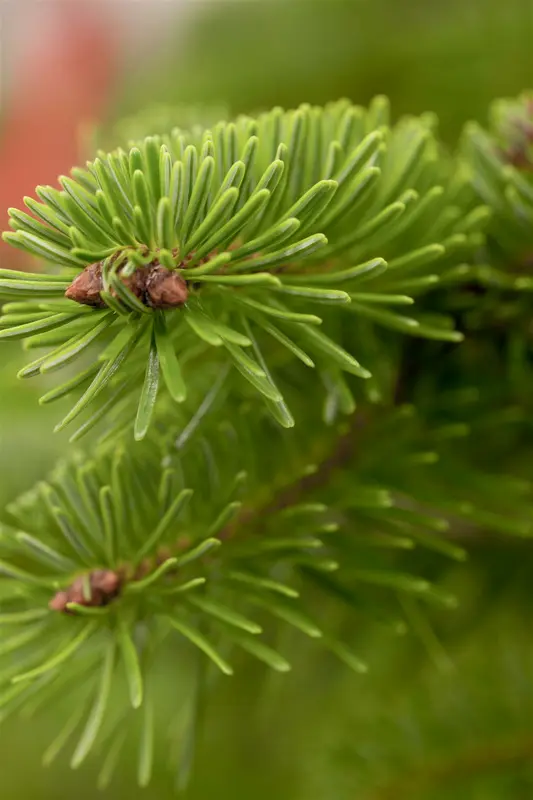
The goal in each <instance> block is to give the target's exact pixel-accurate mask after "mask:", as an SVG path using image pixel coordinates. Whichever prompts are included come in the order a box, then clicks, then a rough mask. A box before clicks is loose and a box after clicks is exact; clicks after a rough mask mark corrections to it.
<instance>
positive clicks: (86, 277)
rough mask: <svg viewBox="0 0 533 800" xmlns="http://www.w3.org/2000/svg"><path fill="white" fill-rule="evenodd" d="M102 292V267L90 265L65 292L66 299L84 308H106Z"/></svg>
mask: <svg viewBox="0 0 533 800" xmlns="http://www.w3.org/2000/svg"><path fill="white" fill-rule="evenodd" d="M101 290H102V265H101V264H100V263H98V264H90V265H89V266H88V267H85V269H84V270H83V272H81V273H80V274H79V275H78V277H77V278H74V280H73V281H72V283H71V284H70V286H69V287H68V289H67V291H66V292H65V297H66V298H68V299H69V300H74V301H75V302H76V303H81V305H84V306H93V307H94V308H105V303H104V301H103V300H102V298H101V297H100V292H101Z"/></svg>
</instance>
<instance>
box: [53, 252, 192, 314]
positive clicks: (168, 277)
mask: <svg viewBox="0 0 533 800" xmlns="http://www.w3.org/2000/svg"><path fill="white" fill-rule="evenodd" d="M119 275H120V273H119ZM120 280H121V281H122V283H123V284H124V286H126V287H127V288H128V289H129V290H130V292H131V293H132V294H133V295H135V297H136V298H137V299H138V300H140V301H141V303H143V304H144V305H145V306H151V308H158V309H171V308H179V306H182V305H183V304H184V303H185V302H186V301H187V297H188V294H189V292H188V289H187V284H186V282H185V280H184V279H183V278H182V277H181V275H180V274H179V272H178V271H177V270H170V269H167V268H166V267H163V266H161V265H160V264H159V262H157V261H156V262H154V263H152V264H148V265H147V266H146V267H139V268H138V269H136V270H135V272H133V274H132V275H128V276H127V277H126V276H123V275H120ZM101 291H102V265H101V264H100V263H99V264H90V265H89V266H88V267H86V268H85V269H84V270H83V272H82V273H80V275H78V277H77V278H75V279H74V280H73V281H72V283H71V284H70V286H69V287H68V289H67V290H66V292H65V297H67V298H68V299H69V300H74V301H75V302H76V303H81V304H82V305H86V306H92V307H93V308H105V303H104V301H103V300H102V298H101V296H100V292H101ZM111 293H112V294H113V295H115V292H114V291H113V290H111Z"/></svg>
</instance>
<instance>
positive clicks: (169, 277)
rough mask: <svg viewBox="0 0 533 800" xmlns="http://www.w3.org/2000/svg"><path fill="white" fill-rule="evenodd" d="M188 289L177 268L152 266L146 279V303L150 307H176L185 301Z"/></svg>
mask: <svg viewBox="0 0 533 800" xmlns="http://www.w3.org/2000/svg"><path fill="white" fill-rule="evenodd" d="M188 296H189V291H188V289H187V284H186V282H185V280H184V279H183V278H182V277H181V275H180V274H179V272H178V271H177V270H169V269H166V267H162V266H154V267H152V269H151V270H150V271H149V273H148V276H147V279H146V300H147V305H150V306H152V308H159V309H170V308H178V307H179V306H182V305H183V304H184V303H186V302H187V297H188Z"/></svg>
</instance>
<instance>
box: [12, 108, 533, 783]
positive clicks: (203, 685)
mask: <svg viewBox="0 0 533 800" xmlns="http://www.w3.org/2000/svg"><path fill="white" fill-rule="evenodd" d="M521 102H522V101H521ZM518 108H519V109H520V111H519V113H517V112H516V110H515V105H514V104H509V103H508V104H506V105H505V104H504V105H501V104H500V105H499V106H498V107H497V110H496V112H495V115H496V120H497V121H496V124H495V127H496V130H495V132H494V133H493V134H485V133H483V132H482V131H481V130H480V129H478V128H474V127H473V126H470V127H469V128H468V129H467V131H466V132H465V137H464V142H463V146H462V147H461V148H460V149H459V152H458V153H457V154H450V153H449V152H447V151H446V150H445V148H444V147H443V146H442V144H441V143H440V142H439V139H438V133H437V123H436V120H435V118H434V116H433V115H431V114H425V115H422V116H421V117H408V118H403V119H401V120H400V121H398V122H396V123H395V124H392V123H391V121H390V118H389V108H388V104H387V101H386V100H385V99H384V98H382V97H378V98H376V99H375V100H374V101H373V102H372V103H371V105H370V107H369V108H368V109H364V108H361V107H359V106H354V105H352V104H351V103H350V102H348V101H340V102H337V103H333V104H331V105H328V106H326V107H325V108H318V107H314V106H309V105H303V106H301V107H300V108H298V109H295V110H292V111H284V110H282V109H279V108H275V109H273V110H272V111H270V112H268V113H264V114H260V115H259V116H257V117H256V118H251V117H248V116H241V117H238V118H237V119H236V120H234V121H229V122H228V121H224V122H218V123H216V124H214V125H213V126H212V127H204V126H192V127H191V128H190V129H188V130H182V129H178V128H176V129H174V130H172V131H171V132H170V133H168V134H158V135H153V136H147V137H146V138H141V139H139V140H137V141H134V142H131V143H130V144H129V145H128V146H127V147H118V148H117V149H115V150H113V151H112V152H110V153H106V152H99V153H98V154H97V157H96V158H95V159H94V160H93V161H90V162H88V163H87V165H86V167H84V168H74V169H73V170H72V172H71V175H70V177H62V178H60V184H61V189H59V190H58V189H54V188H52V187H38V188H37V190H36V191H37V195H38V197H39V201H36V200H33V199H31V198H26V200H25V203H26V206H27V209H28V210H27V211H22V210H17V209H10V224H11V227H12V229H13V230H12V231H11V232H8V233H5V234H4V238H5V239H6V241H8V242H9V243H11V244H12V245H14V246H15V247H19V248H21V249H23V250H25V251H27V252H29V253H31V254H32V255H35V256H37V257H38V258H40V259H42V260H43V261H44V262H45V263H46V268H45V270H44V271H42V272H38V273H24V272H14V271H10V270H1V271H0V298H1V300H2V302H3V309H2V316H1V317H0V325H1V331H0V338H1V339H3V340H13V339H21V340H23V342H24V347H25V349H27V350H37V351H38V353H39V354H38V355H37V358H34V359H33V360H32V361H31V362H30V363H28V364H27V365H26V366H25V367H23V368H22V369H21V370H20V372H19V376H20V377H21V378H24V379H26V378H37V379H39V378H38V376H41V377H40V380H41V381H43V382H44V381H45V380H46V391H45V393H44V394H43V395H42V397H41V399H40V402H41V403H42V404H48V403H52V402H55V401H60V402H59V405H62V403H63V399H64V398H67V400H68V404H69V407H68V410H67V412H66V414H65V415H64V416H63V417H62V418H61V419H60V421H59V422H58V424H57V426H56V430H62V429H64V428H69V430H71V431H72V433H71V441H72V442H74V443H76V446H75V447H74V448H72V449H71V450H69V451H68V452H67V453H66V454H65V458H64V460H63V461H62V462H61V463H60V464H58V465H57V467H56V469H55V470H54V471H53V473H52V474H51V475H50V476H49V477H48V479H47V480H45V481H41V482H40V483H38V484H37V486H35V487H34V488H33V489H31V490H30V491H28V492H27V493H25V494H23V495H22V496H20V497H19V498H18V499H16V500H15V501H13V502H12V503H10V504H9V505H8V506H7V508H6V509H5V513H4V514H3V523H2V527H1V529H0V575H1V577H2V580H1V581H0V598H1V601H2V610H1V613H0V628H1V631H2V639H1V641H0V715H1V716H0V719H4V718H6V717H7V716H9V715H11V714H14V713H17V712H19V711H21V710H22V711H24V710H25V709H27V708H28V707H30V708H34V707H37V708H39V707H41V705H44V704H45V703H54V702H57V700H58V698H60V697H61V698H65V697H68V705H69V709H70V714H69V715H68V716H67V718H66V719H65V720H64V725H63V727H61V728H60V729H59V730H58V734H57V738H56V739H54V740H53V741H52V742H51V743H50V745H49V747H48V749H47V751H46V754H45V762H47V763H48V762H50V761H51V760H53V759H54V758H55V757H56V756H57V755H58V754H59V753H60V751H62V750H65V749H67V750H69V751H70V752H69V756H68V757H69V758H70V762H71V764H72V766H73V767H75V768H76V767H79V766H80V765H81V764H82V763H83V762H84V761H85V760H86V759H87V758H89V757H91V758H95V759H98V758H100V760H101V772H100V779H99V781H100V783H101V784H102V785H107V783H108V782H109V781H110V780H111V778H112V776H113V772H114V770H115V768H116V765H117V763H118V760H119V758H120V754H121V748H122V747H123V746H125V742H126V740H127V739H128V738H129V737H136V741H137V744H136V746H137V748H138V753H139V756H138V761H137V765H136V769H137V779H138V782H139V784H140V785H141V786H145V785H147V784H148V783H149V781H150V778H151V774H152V769H153V762H154V754H156V753H157V752H158V751H159V748H164V747H165V746H166V744H165V739H166V738H168V732H169V731H170V739H171V742H173V751H174V750H176V743H177V745H178V746H177V750H178V751H179V756H177V757H176V758H175V761H176V762H177V763H178V764H179V767H178V768H177V776H178V777H177V785H178V788H180V789H183V788H184V787H186V785H187V782H188V779H189V776H190V773H191V768H192V764H193V760H194V747H195V742H196V739H197V737H198V735H199V731H200V729H201V722H202V719H203V717H204V715H205V714H206V713H207V714H208V713H209V700H210V698H211V697H212V696H213V693H214V692H216V691H217V690H218V687H219V678H220V679H222V678H223V676H225V675H226V676H227V675H231V674H232V673H233V672H234V671H236V672H238V667H239V665H242V663H243V658H244V659H246V658H253V659H257V660H259V661H260V662H263V663H264V664H265V665H266V667H268V668H270V669H271V670H274V671H275V672H280V673H284V672H287V671H288V670H290V668H291V661H290V658H289V651H290V650H291V645H290V643H289V644H287V641H289V642H292V638H290V639H289V640H288V639H287V636H288V633H289V632H290V631H293V632H294V635H295V636H302V637H308V638H309V639H311V640H312V641H313V645H314V647H316V648H317V649H318V648H322V649H323V650H325V651H326V652H328V653H330V654H332V655H333V656H335V657H337V658H338V659H340V661H341V662H344V664H346V665H347V666H348V667H350V668H351V669H352V670H354V671H355V672H356V673H365V672H366V670H367V665H366V663H365V661H364V659H363V658H362V656H361V654H360V652H359V648H358V637H357V632H356V631H357V629H356V628H355V626H354V625H353V620H355V619H361V618H363V619H365V618H369V619H371V620H373V622H374V623H375V625H376V626H377V627H385V628H387V629H388V630H389V631H392V632H401V631H402V630H403V629H404V628H405V626H406V624H407V625H411V626H412V627H413V628H414V629H415V630H416V631H417V632H418V633H419V634H420V635H421V636H422V638H423V639H424V641H425V642H426V644H427V646H428V649H429V650H430V652H431V653H432V654H433V656H434V657H436V658H437V659H439V658H441V657H442V653H441V650H440V646H439V644H438V642H437V641H436V639H435V637H434V635H433V633H432V631H431V629H430V628H428V626H427V621H426V617H425V611H424V608H425V606H427V605H428V604H430V605H432V606H434V605H436V606H442V607H444V608H451V607H454V605H455V604H456V599H455V597H454V596H453V594H452V593H450V592H449V591H447V590H446V589H445V588H443V586H442V585H441V584H440V582H439V580H438V576H437V574H436V572H435V569H433V572H434V573H435V575H433V576H432V575H431V574H428V575H425V574H419V573H418V572H417V570H416V566H417V562H416V559H415V558H414V554H411V553H410V552H409V551H411V550H413V549H414V548H419V549H428V550H431V551H436V554H438V556H439V560H440V559H441V558H442V559H445V558H449V559H452V560H455V561H459V562H461V561H463V560H464V559H465V557H466V549H465V547H464V544H465V542H464V541H463V540H464V539H473V540H475V538H476V534H477V533H480V532H481V533H483V534H484V535H486V533H487V532H491V531H492V532H497V533H510V534H514V535H517V536H527V535H529V534H530V533H531V531H532V522H531V498H530V486H529V483H528V482H527V481H525V480H523V479H522V478H521V477H520V475H518V476H514V475H513V474H512V470H511V469H510V468H508V461H509V454H510V452H511V451H512V445H513V441H514V439H513V436H515V435H521V434H520V429H518V431H517V433H516V434H515V433H513V432H512V431H511V433H508V432H507V430H508V428H509V427H511V428H512V426H513V425H514V424H515V423H516V422H517V420H518V421H520V419H521V417H520V413H519V412H520V408H517V402H516V400H517V398H516V396H515V395H513V396H511V397H510V396H509V393H508V392H507V390H506V387H504V386H503V385H502V386H496V387H495V386H487V384H490V383H491V380H492V375H493V374H495V373H491V374H490V375H489V374H488V369H487V367H488V365H489V363H490V364H492V363H494V364H495V365H496V367H495V369H496V370H500V371H502V370H503V372H505V371H506V370H507V369H508V368H509V363H510V361H509V358H510V356H509V353H511V355H512V354H513V353H515V352H516V342H517V341H520V342H523V341H524V340H526V344H525V345H523V346H522V351H521V352H525V350H524V348H525V349H526V350H527V336H528V334H527V328H526V325H525V324H524V317H525V315H526V306H525V301H524V299H523V297H524V295H523V294H521V292H522V290H524V289H526V290H527V289H529V288H530V282H531V279H530V278H529V277H528V276H527V275H524V274H523V270H524V268H525V267H527V264H526V263H525V261H524V258H526V260H527V257H529V256H528V253H527V248H528V247H529V245H530V244H531V241H530V240H531V230H532V228H531V222H532V221H533V215H532V211H531V208H533V205H532V203H533V194H532V190H531V182H530V180H529V178H530V175H529V172H528V171H529V166H530V164H531V160H530V159H531V152H530V150H531V140H530V138H528V137H530V133H531V131H530V129H529V127H528V125H530V123H529V122H528V121H527V120H526V122H523V117H522V116H521V114H522V113H525V114H527V113H529V114H530V112H531V105H530V101H529V100H528V99H527V98H526V100H524V101H523V103H522V104H521V105H519V106H518ZM515 118H516V119H518V120H519V122H516V119H515ZM528 148H529V149H528ZM511 162H512V164H514V166H510V163H511ZM528 204H529V205H528ZM28 212H29V213H28ZM528 237H529V238H528ZM504 295H505V297H506V298H508V299H509V303H510V305H511V306H512V308H513V313H512V315H511V317H510V320H509V319H508V318H506V319H505V336H506V337H508V338H509V340H510V341H512V342H514V343H515V350H513V349H512V347H507V349H506V350H505V355H504V357H503V358H502V357H501V353H500V351H499V344H498V342H497V341H495V338H496V337H495V336H494V335H493V333H492V330H491V327H490V326H491V325H492V324H493V312H494V309H499V308H500V307H501V303H502V297H503V296H504ZM465 334H466V341H465V343H464V344H461V342H462V340H463V338H464V336H465ZM487 359H491V361H488V360H487ZM511 361H512V359H511ZM515 361H516V359H515ZM515 361H512V364H515ZM59 370H64V375H65V379H62V380H56V379H55V373H58V372H59ZM496 374H498V373H496ZM48 376H49V377H48ZM485 390H486V391H485ZM505 423H507V425H506V424H505ZM80 440H83V447H84V449H83V450H80V449H78V447H79V446H78V445H77V442H79V441H80ZM495 460H498V462H499V463H501V465H502V469H501V474H497V475H496V474H493V473H491V472H489V471H487V469H486V466H485V465H486V463H488V462H489V461H492V462H494V461H495ZM430 572H431V570H430ZM437 572H438V570H437ZM291 637H292V634H291ZM286 650H287V652H286ZM169 666H170V667H171V668H172V670H173V671H174V674H175V676H176V684H177V685H176V692H175V696H173V697H171V698H169V697H164V696H162V694H161V692H160V691H158V675H159V674H160V672H161V670H162V669H168V668H169ZM234 681H235V687H236V688H235V690H234V691H236V692H238V691H239V683H238V682H239V678H238V676H236V677H235V678H234ZM173 770H174V772H176V763H174V764H173ZM384 796H386V795H384Z"/></svg>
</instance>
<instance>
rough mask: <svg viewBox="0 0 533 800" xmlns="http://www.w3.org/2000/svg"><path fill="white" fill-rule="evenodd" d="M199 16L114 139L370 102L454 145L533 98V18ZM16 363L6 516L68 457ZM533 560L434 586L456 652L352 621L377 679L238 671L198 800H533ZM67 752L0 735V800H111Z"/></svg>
mask: <svg viewBox="0 0 533 800" xmlns="http://www.w3.org/2000/svg"><path fill="white" fill-rule="evenodd" d="M123 5H124V13H125V14H126V13H127V8H128V5H129V3H127V2H124V3H123ZM186 5H187V8H186V11H185V13H184V15H182V16H181V17H180V19H179V26H180V27H179V30H178V28H177V29H176V41H179V46H177V45H175V44H174V43H173V38H172V36H169V37H168V40H167V41H166V42H159V41H158V40H156V41H153V42H152V41H147V42H146V47H148V48H150V50H151V58H150V61H149V62H147V61H146V60H144V61H143V62H142V64H141V65H140V66H139V68H136V67H135V59H132V62H131V63H132V67H131V70H130V71H129V72H128V74H127V75H125V76H124V79H123V81H122V83H121V85H120V90H119V91H118V92H117V93H116V97H115V102H114V103H113V104H112V106H111V108H110V113H109V119H108V121H107V132H106V136H107V137H108V138H110V139H112V138H113V136H114V135H116V131H117V130H118V128H117V127H116V126H117V123H118V122H119V120H121V119H123V118H124V117H130V116H131V115H135V114H137V113H138V112H140V111H141V110H142V109H143V108H145V107H146V106H149V107H152V106H153V105H154V104H167V105H171V106H178V107H179V106H181V105H187V104H191V103H192V104H199V105H203V104H206V105H216V106H226V107H228V108H229V109H230V111H231V112H238V111H253V110H255V109H259V108H264V107H268V106H271V105H284V106H290V105H294V104H298V103H300V102H302V101H310V102H315V103H321V102H325V101H328V100H331V99H335V98H337V97H339V96H347V97H349V98H351V99H352V100H354V101H355V102H361V103H365V102H367V101H368V100H369V99H370V98H371V97H372V96H373V95H374V94H376V93H385V94H388V95H389V96H390V98H391V100H392V104H393V110H394V113H395V115H398V114H400V113H403V112H412V113H417V112H421V111H425V110H433V111H436V112H437V113H438V114H439V116H440V119H441V131H442V135H443V136H444V138H445V139H446V140H447V141H448V142H449V143H450V144H453V142H454V141H455V140H456V137H457V136H458V133H459V131H460V129H461V127H462V125H463V124H464V122H465V121H466V120H468V119H471V118H478V119H482V118H484V117H485V116H486V111H487V106H488V104H489V103H490V101H491V100H492V99H493V98H495V97H497V96H501V95H509V94H513V93H517V92H519V91H520V90H522V89H524V88H526V87H528V86H531V85H532V84H533V3H532V2H531V0H505V2H501V0H468V2H465V0H447V2H436V1H435V0H433V1H430V0H426V1H424V0H315V2H291V0H271V1H270V2H267V1H266V0H255V1H254V0H252V1H251V2H245V1H244V0H242V1H241V2H235V3H227V2H221V1H220V0H219V2H202V3H195V2H190V3H188V4H186ZM176 25H178V22H176ZM171 116H172V115H171ZM179 118H180V112H179V111H177V112H176V121H179ZM145 122H146V118H144V119H143V123H142V124H143V125H144V124H145ZM151 124H152V123H151V121H150V120H149V121H148V128H150V125H151ZM153 124H154V125H156V121H155V117H154V122H153ZM145 132H146V133H148V132H151V131H150V130H146V131H145ZM19 362H20V356H19V353H18V349H13V348H5V349H4V348H3V349H2V364H1V367H0V372H1V378H0V469H1V481H0V498H1V500H2V502H5V501H6V500H7V498H8V497H10V496H12V494H13V493H14V492H15V491H19V490H20V489H23V488H25V487H27V486H29V485H30V484H31V483H32V482H33V481H34V480H35V479H37V478H38V477H39V476H40V475H42V474H43V473H44V472H45V471H46V469H48V468H49V467H50V466H51V465H52V463H53V461H54V459H55V458H56V457H57V456H58V454H59V453H60V452H61V450H62V448H63V447H64V440H61V439H60V438H57V437H53V436H52V435H51V434H49V431H50V430H51V428H52V422H53V418H54V417H55V416H56V414H57V411H56V410H52V411H51V412H48V410H44V409H42V408H38V406H37V397H38V396H39V394H41V393H42V386H40V387H34V386H33V385H31V386H29V385H28V384H26V383H19V382H17V381H16V380H15V378H13V377H12V376H13V374H14V372H15V370H14V366H15V365H16V364H17V363H19ZM531 558H532V553H531V550H530V548H528V547H527V546H526V545H520V544H517V543H510V544H509V545H507V546H505V547H504V546H502V545H497V546H496V545H495V546H494V547H491V548H488V547H487V548H485V549H480V550H478V551H476V553H475V554H474V558H473V559H472V562H473V563H472V564H471V565H469V566H468V565H467V566H461V567H460V568H454V569H453V570H450V571H446V570H447V569H448V568H447V567H446V566H445V565H442V566H439V567H435V568H436V569H441V570H443V573H442V576H441V577H442V580H443V581H444V582H445V583H448V584H450V586H451V587H452V588H454V589H455V591H456V592H457V593H458V595H459V597H460V598H461V601H462V605H461V608H460V609H459V610H458V611H456V612H454V613H451V614H450V613H447V614H446V616H445V617H440V616H437V617H436V618H435V620H434V624H435V626H436V629H437V630H438V631H440V632H441V633H442V638H443V640H444V641H445V642H446V653H444V652H441V649H440V646H439V645H438V644H435V643H434V642H433V640H432V636H431V634H430V633H428V632H427V631H425V630H424V629H422V630H420V631H419V634H420V635H419V636H418V637H412V636H408V637H400V638H397V637H393V636H391V635H390V633H389V632H388V631H385V630H381V629H380V628H377V627H376V626H374V625H368V626H367V625H366V624H364V623H361V622H358V629H357V630H354V631H352V638H353V640H354V642H357V646H358V651H359V652H360V653H361V655H362V656H363V657H366V659H367V660H368V662H369V664H370V666H371V672H370V675H369V676H367V677H364V678H358V679H356V678H354V677H353V676H352V675H351V674H349V675H348V674H345V673H344V672H342V671H341V670H340V669H339V668H338V667H337V666H336V665H334V664H333V663H332V662H330V661H329V660H327V659H325V660H321V659H320V658H319V657H318V658H317V656H316V655H313V656H311V651H308V649H307V645H306V644H305V643H302V641H301V640H298V641H297V642H294V643H289V645H288V646H289V647H292V648H293V649H294V656H293V660H294V665H295V666H294V670H293V672H292V673H291V675H290V676H289V677H286V678H283V679H282V680H280V681H279V682H278V683H275V682H274V683H272V682H271V681H270V679H269V681H268V682H267V684H266V685H265V675H264V673H263V672H262V671H261V670H258V671H255V670H252V669H251V667H249V666H243V674H242V675H241V676H239V679H238V680H239V687H240V688H239V689H237V690H235V688H234V686H233V685H232V683H231V682H230V681H228V683H227V684H224V685H223V686H221V689H220V692H219V693H218V695H217V700H216V707H215V708H213V709H212V713H211V714H210V724H209V726H208V729H207V732H206V737H205V741H204V743H203V745H202V748H201V753H200V757H199V763H198V772H199V777H198V779H197V781H196V782H195V784H194V785H193V787H192V789H191V793H190V797H191V800H211V798H213V799H214V798H228V800H230V799H231V800H248V799H249V798H250V799H251V798H254V800H263V799H264V800H267V799H268V800H271V798H275V799H276V800H440V799H441V798H449V797H453V798H454V800H462V798H464V800H492V798H494V799H495V800H500V799H501V800H522V799H523V800H530V798H532V797H533V725H532V723H531V720H532V719H533V715H532V711H533V708H532V706H533V690H532V687H533V649H532V647H531V623H530V620H531V613H530V612H531V592H530V591H529V590H528V589H529V584H530V578H531V574H532V572H531V567H530V562H531ZM517 564H518V565H519V566H517ZM420 566H421V567H423V566H424V565H420ZM422 627H423V626H422ZM179 681H180V669H179V665H174V666H173V667H171V666H169V668H168V671H167V673H165V675H164V676H162V680H161V689H160V690H161V692H162V694H163V695H164V696H165V697H168V698H169V702H171V698H172V693H173V691H175V687H176V685H177V684H179ZM54 735H55V726H54V714H53V712H49V713H48V714H47V715H46V716H43V717H38V718H35V719H30V720H28V719H24V718H22V719H19V720H16V721H15V722H12V723H9V724H8V725H7V727H6V728H5V729H2V731H1V733H0V796H1V797H2V800H4V798H5V800H15V798H28V800H31V799H32V798H34V799H35V800H37V799H39V800H41V799H42V800H44V798H48V797H54V798H58V800H62V799H63V798H67V797H72V796H75V797H77V798H93V797H96V796H99V795H98V793H97V791H96V789H94V788H93V787H94V783H95V779H94V775H92V774H90V772H91V768H90V766H89V767H88V768H87V770H85V771H82V772H80V773H73V772H70V771H69V770H68V767H67V766H66V765H65V764H64V762H62V763H61V764H59V765H58V766H57V767H56V766H54V767H52V768H50V769H49V770H48V771H43V770H41V769H40V768H39V766H38V765H39V760H40V754H41V753H42V750H43V749H44V747H45V746H46V744H47V743H49V742H50V741H51V738H53V736H54ZM8 753H9V755H8ZM130 756H131V758H132V759H134V758H135V754H134V753H132V754H130ZM166 757H167V753H166V752H165V753H162V754H161V758H166ZM131 772H132V770H127V775H126V778H125V780H124V781H123V782H119V783H117V782H115V783H114V784H113V785H112V787H111V788H110V789H109V790H108V793H107V794H108V796H109V797H113V798H117V800H119V799H120V798H128V799H130V798H135V797H137V796H144V797H146V798H160V799H161V800H163V799H164V798H166V797H167V796H168V797H170V796H171V794H170V793H169V788H168V785H167V783H166V782H163V781H162V782H161V783H158V781H157V779H156V780H155V782H154V784H153V786H152V787H151V788H150V789H149V790H145V791H143V792H141V791H140V790H138V789H137V788H136V787H135V785H134V783H133V780H132V779H131V777H130V776H131Z"/></svg>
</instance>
